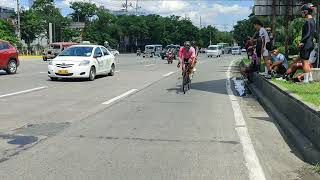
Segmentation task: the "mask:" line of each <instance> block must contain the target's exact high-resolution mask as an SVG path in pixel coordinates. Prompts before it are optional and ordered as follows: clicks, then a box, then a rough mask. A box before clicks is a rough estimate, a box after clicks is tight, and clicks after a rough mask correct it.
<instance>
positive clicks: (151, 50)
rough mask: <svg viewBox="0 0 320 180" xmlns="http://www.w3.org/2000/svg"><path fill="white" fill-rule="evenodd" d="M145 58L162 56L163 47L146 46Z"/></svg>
mask: <svg viewBox="0 0 320 180" xmlns="http://www.w3.org/2000/svg"><path fill="white" fill-rule="evenodd" d="M144 49H145V50H144V52H143V57H144V58H145V57H154V56H160V53H161V51H162V45H146V46H145V48H144Z"/></svg>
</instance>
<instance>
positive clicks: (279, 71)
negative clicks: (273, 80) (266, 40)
mask: <svg viewBox="0 0 320 180" xmlns="http://www.w3.org/2000/svg"><path fill="white" fill-rule="evenodd" d="M269 64H270V68H271V69H272V74H273V75H274V76H275V77H278V78H279V77H281V76H282V75H283V74H285V73H286V71H287V69H288V61H287V59H286V57H285V56H284V55H283V54H281V53H280V51H279V48H277V47H274V48H273V51H272V62H269Z"/></svg>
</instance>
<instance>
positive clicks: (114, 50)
mask: <svg viewBox="0 0 320 180" xmlns="http://www.w3.org/2000/svg"><path fill="white" fill-rule="evenodd" d="M109 51H110V52H111V54H113V55H114V56H118V55H119V54H120V53H119V51H118V50H116V49H110V50H109Z"/></svg>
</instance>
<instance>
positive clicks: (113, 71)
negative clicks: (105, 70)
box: [108, 64, 116, 76]
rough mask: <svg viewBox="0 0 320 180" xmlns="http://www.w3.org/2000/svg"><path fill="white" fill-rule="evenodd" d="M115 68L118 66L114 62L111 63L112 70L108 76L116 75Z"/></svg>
mask: <svg viewBox="0 0 320 180" xmlns="http://www.w3.org/2000/svg"><path fill="white" fill-rule="evenodd" d="M115 69H116V66H115V65H114V64H112V65H111V70H110V72H109V74H108V76H114V73H115Z"/></svg>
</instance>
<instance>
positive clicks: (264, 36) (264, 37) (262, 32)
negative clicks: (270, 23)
mask: <svg viewBox="0 0 320 180" xmlns="http://www.w3.org/2000/svg"><path fill="white" fill-rule="evenodd" d="M253 24H254V28H255V29H256V30H257V31H259V38H260V39H261V41H262V48H261V55H262V56H263V60H264V62H265V65H266V69H265V71H267V74H266V75H265V77H266V78H267V79H271V68H270V62H271V55H270V52H269V51H271V49H272V47H271V42H270V37H269V35H268V32H267V30H266V29H265V28H264V27H263V24H262V22H261V21H260V20H256V21H255V22H254V23H253Z"/></svg>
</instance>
